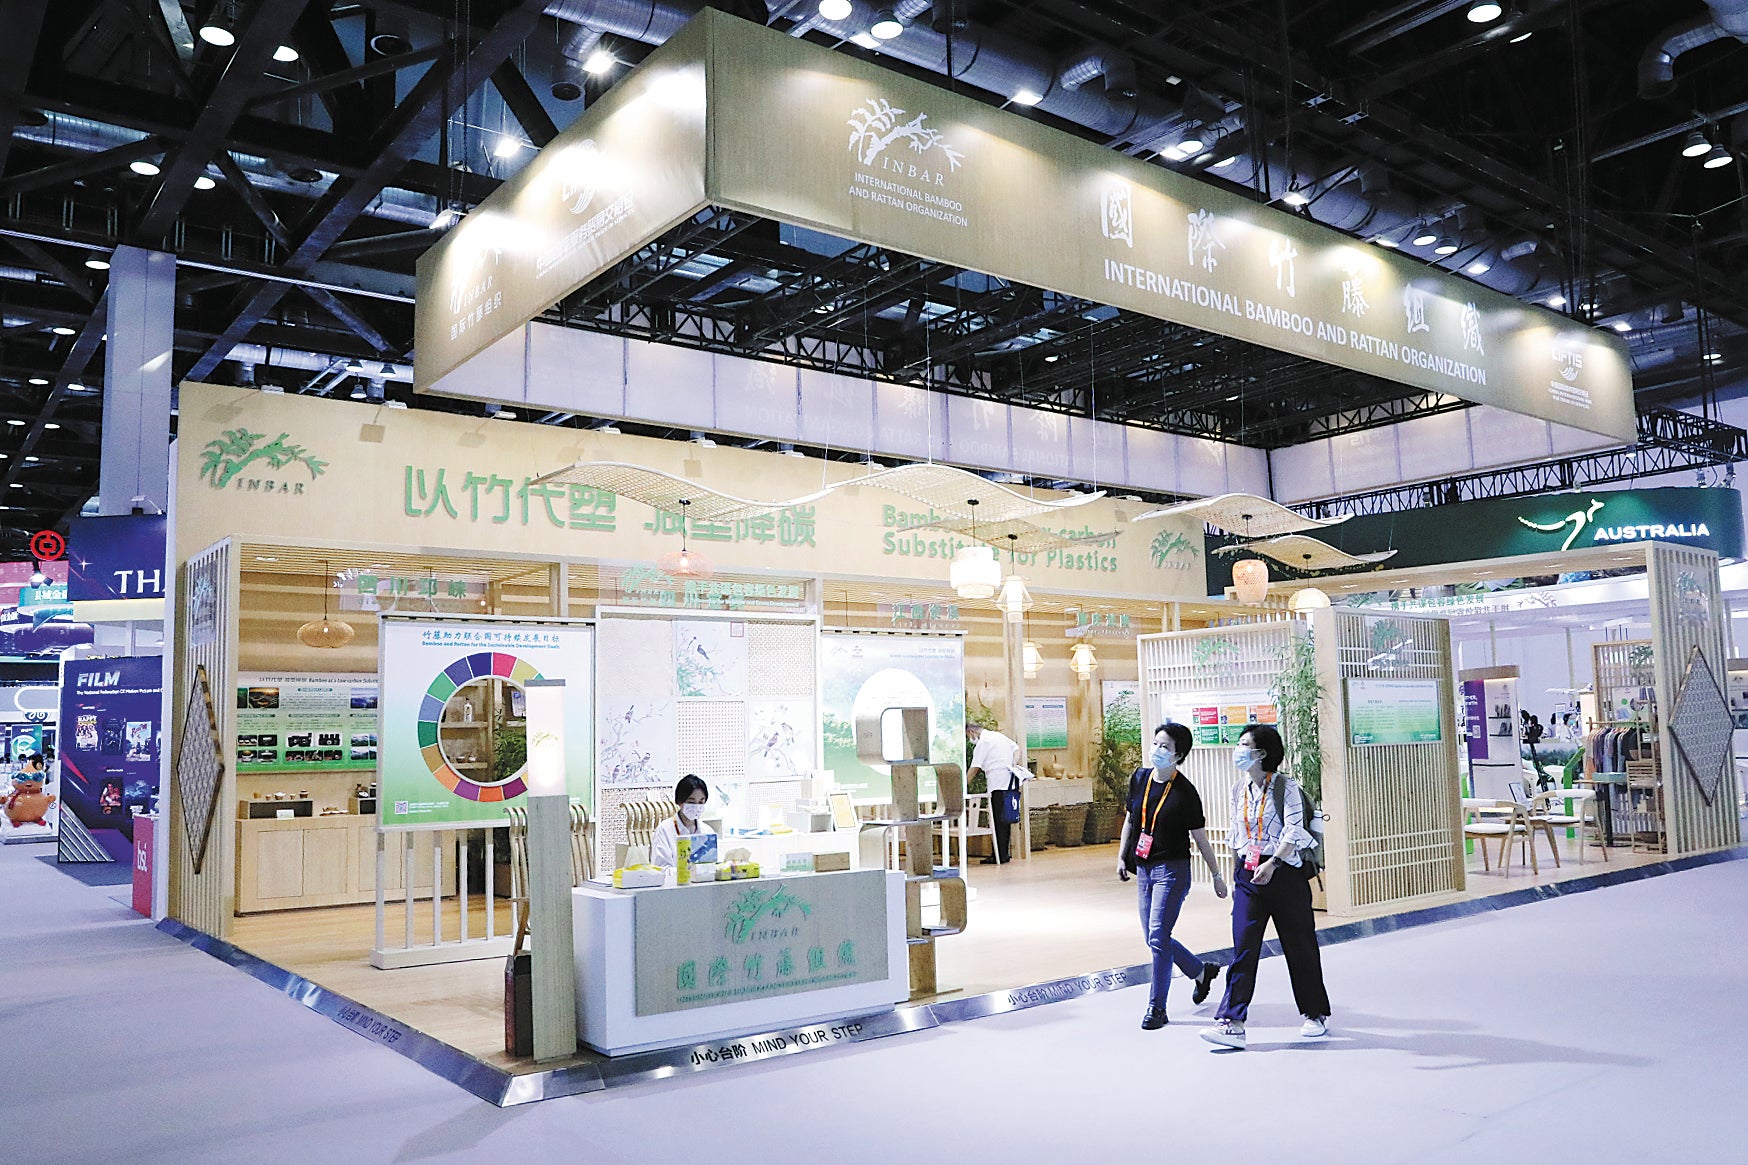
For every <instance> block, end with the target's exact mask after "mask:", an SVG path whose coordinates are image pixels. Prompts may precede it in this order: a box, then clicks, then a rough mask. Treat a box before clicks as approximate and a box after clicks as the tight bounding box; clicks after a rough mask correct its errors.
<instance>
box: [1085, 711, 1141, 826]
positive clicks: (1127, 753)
mask: <svg viewBox="0 0 1748 1165" xmlns="http://www.w3.org/2000/svg"><path fill="white" fill-rule="evenodd" d="M1140 767H1141V704H1140V701H1139V699H1138V697H1137V696H1136V694H1135V693H1126V694H1125V695H1124V696H1123V698H1121V699H1118V700H1114V701H1112V702H1111V704H1110V706H1109V707H1107V708H1106V709H1105V716H1104V721H1103V724H1102V726H1101V729H1100V733H1099V748H1098V752H1097V754H1096V755H1095V756H1094V758H1093V807H1092V812H1091V813H1089V814H1088V815H1087V826H1086V830H1087V835H1086V841H1087V843H1088V844H1089V845H1099V844H1103V843H1105V842H1109V841H1116V840H1117V838H1118V834H1119V833H1120V832H1121V831H1122V828H1123V809H1124V805H1123V802H1124V801H1125V800H1126V799H1127V798H1128V795H1129V777H1130V775H1131V774H1132V773H1134V771H1135V770H1136V769H1138V768H1140Z"/></svg>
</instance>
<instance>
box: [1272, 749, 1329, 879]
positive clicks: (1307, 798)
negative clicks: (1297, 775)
mask: <svg viewBox="0 0 1748 1165" xmlns="http://www.w3.org/2000/svg"><path fill="white" fill-rule="evenodd" d="M1289 782H1291V784H1292V786H1293V788H1295V789H1297V790H1298V791H1299V804H1300V806H1301V807H1302V809H1303V811H1304V814H1305V832H1307V833H1309V834H1310V835H1311V836H1312V837H1314V838H1316V839H1317V843H1316V844H1315V845H1311V846H1301V847H1300V848H1299V866H1300V868H1301V869H1303V870H1304V871H1305V874H1306V876H1307V877H1310V876H1314V875H1315V874H1317V872H1318V871H1320V870H1321V869H1323V820H1324V815H1323V812H1322V811H1321V810H1320V809H1318V808H1317V799H1316V798H1315V797H1313V796H1312V795H1311V794H1310V793H1308V792H1306V790H1305V786H1304V785H1301V784H1300V783H1299V782H1298V781H1295V780H1293V778H1291V777H1288V776H1283V775H1280V774H1276V776H1275V780H1274V797H1275V818H1276V820H1278V821H1282V822H1285V821H1286V820H1287V784H1288V783H1289Z"/></svg>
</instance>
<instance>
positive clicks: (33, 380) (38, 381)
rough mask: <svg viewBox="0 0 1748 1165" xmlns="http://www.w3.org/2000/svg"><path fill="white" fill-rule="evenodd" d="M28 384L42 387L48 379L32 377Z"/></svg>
mask: <svg viewBox="0 0 1748 1165" xmlns="http://www.w3.org/2000/svg"><path fill="white" fill-rule="evenodd" d="M30 382H31V383H32V384H36V385H43V384H47V383H48V382H49V381H48V377H46V376H33V377H31V378H30Z"/></svg>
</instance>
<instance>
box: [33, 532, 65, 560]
mask: <svg viewBox="0 0 1748 1165" xmlns="http://www.w3.org/2000/svg"><path fill="white" fill-rule="evenodd" d="M66 552H67V540H66V539H65V538H63V537H61V536H60V535H59V534H57V533H55V532H54V531H53V530H38V531H37V532H36V533H35V534H32V535H31V536H30V553H31V557H33V558H35V559H36V560H37V561H38V562H53V561H55V560H56V559H58V558H60V556H61V555H63V554H65V553H66Z"/></svg>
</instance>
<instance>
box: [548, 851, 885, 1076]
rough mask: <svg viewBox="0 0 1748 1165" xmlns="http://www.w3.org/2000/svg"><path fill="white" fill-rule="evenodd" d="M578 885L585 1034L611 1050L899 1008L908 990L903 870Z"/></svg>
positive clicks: (580, 1019) (581, 1029)
mask: <svg viewBox="0 0 1748 1165" xmlns="http://www.w3.org/2000/svg"><path fill="white" fill-rule="evenodd" d="M572 895H573V901H572V918H573V926H574V932H575V953H576V964H577V1034H578V1036H579V1037H580V1038H581V1039H582V1041H583V1043H585V1044H587V1045H588V1046H589V1047H591V1048H594V1049H595V1050H596V1051H599V1052H605V1053H607V1054H608V1055H614V1056H616V1055H623V1054H625V1053H628V1052H641V1051H648V1050H650V1049H652V1048H668V1047H676V1046H679V1045H682V1044H691V1043H700V1042H703V1041H706V1040H712V1039H716V1038H719V1037H723V1036H731V1035H742V1034H746V1033H751V1032H760V1031H768V1030H770V1029H772V1028H778V1027H784V1026H787V1025H791V1024H800V1023H810V1022H813V1021H816V1020H827V1019H837V1018H842V1017H848V1016H858V1015H869V1014H872V1013H875V1012H881V1011H890V1010H891V1009H892V1008H893V1006H894V1005H896V1004H898V1003H900V1002H902V1001H903V1000H905V999H906V998H908V997H909V994H910V965H909V956H908V953H907V951H906V944H905V934H904V876H903V875H902V874H899V873H896V872H892V871H887V870H850V871H846V872H843V873H833V874H795V875H789V876H767V877H763V878H756V879H751V880H747V881H740V882H708V883H703V884H699V885H691V886H667V887H661V888H654V889H648V890H615V889H613V888H612V887H611V886H608V885H604V884H602V883H599V882H589V883H586V884H584V885H582V886H579V887H577V888H576V889H575V890H574V891H572Z"/></svg>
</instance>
